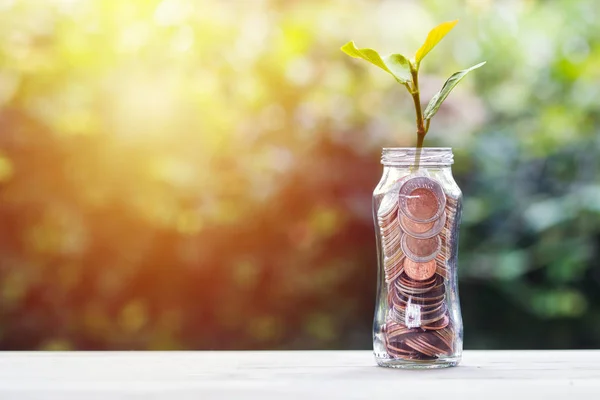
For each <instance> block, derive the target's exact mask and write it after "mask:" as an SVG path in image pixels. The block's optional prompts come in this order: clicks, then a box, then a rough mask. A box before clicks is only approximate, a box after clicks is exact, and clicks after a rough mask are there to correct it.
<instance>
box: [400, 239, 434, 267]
mask: <svg viewBox="0 0 600 400" xmlns="http://www.w3.org/2000/svg"><path fill="white" fill-rule="evenodd" d="M401 243H402V244H401V246H402V251H403V252H404V254H406V256H407V257H408V258H410V259H411V260H413V261H416V262H427V261H429V260H433V259H434V258H435V257H436V256H437V254H438V252H439V251H440V248H441V245H442V243H441V240H440V238H439V236H433V237H431V238H428V239H417V238H414V237H412V236H409V235H406V234H405V235H403V236H402V240H401Z"/></svg>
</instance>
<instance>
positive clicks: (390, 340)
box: [385, 322, 454, 360]
mask: <svg viewBox="0 0 600 400" xmlns="http://www.w3.org/2000/svg"><path fill="white" fill-rule="evenodd" d="M453 343H454V333H453V330H452V327H450V326H447V327H446V328H443V329H438V330H435V331H426V330H423V329H420V328H413V329H411V328H407V327H405V326H403V325H400V324H396V323H394V322H389V323H387V324H386V330H385V345H386V348H387V351H388V354H389V355H390V356H392V357H395V358H404V359H412V360H432V359H435V358H437V357H438V356H440V355H443V354H451V353H452V351H453Z"/></svg>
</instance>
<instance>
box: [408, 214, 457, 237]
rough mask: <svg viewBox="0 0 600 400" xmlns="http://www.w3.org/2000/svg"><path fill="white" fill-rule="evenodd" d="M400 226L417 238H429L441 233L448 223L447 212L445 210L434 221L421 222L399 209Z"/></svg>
mask: <svg viewBox="0 0 600 400" xmlns="http://www.w3.org/2000/svg"><path fill="white" fill-rule="evenodd" d="M398 214H399V218H398V220H399V221H400V227H401V228H402V230H403V231H404V232H405V233H406V234H407V235H410V236H412V237H414V238H417V239H428V238H430V237H432V236H435V235H437V234H439V233H440V232H441V231H442V230H443V229H444V228H445V225H446V212H445V211H444V212H443V213H442V215H441V216H440V218H438V219H437V220H435V221H433V222H427V223H425V224H421V223H418V222H414V221H412V220H411V219H409V218H408V217H407V216H405V215H403V214H402V213H400V212H399V211H398Z"/></svg>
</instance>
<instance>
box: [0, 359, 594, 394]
mask: <svg viewBox="0 0 600 400" xmlns="http://www.w3.org/2000/svg"><path fill="white" fill-rule="evenodd" d="M576 395H585V396H586V398H585V399H586V400H587V399H590V400H592V399H600V351H466V352H465V353H464V357H463V362H462V363H461V365H460V366H459V367H456V368H450V369H442V370H421V371H404V370H393V369H387V368H380V367H376V366H375V362H374V360H373V357H372V354H371V352H370V351H329V352H327V351H318V352H317V351H299V352H292V351H286V352H97V353H90V352H72V353H52V352H46V353H34V352H4V353H2V352H0V399H2V400H12V399H61V400H62V399H77V400H88V399H169V400H179V399H194V400H201V399H202V400H203V399H234V400H242V399H285V400H289V399H308V400H314V399H322V398H328V399H377V398H382V399H383V398H384V396H386V398H389V399H393V400H409V399H410V400H412V399H415V400H416V399H433V398H436V399H478V400H492V399H503V400H507V399H508V400H515V399H544V400H548V399H577V398H576V397H575V396H576Z"/></svg>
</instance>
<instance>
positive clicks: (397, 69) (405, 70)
mask: <svg viewBox="0 0 600 400" xmlns="http://www.w3.org/2000/svg"><path fill="white" fill-rule="evenodd" d="M341 50H342V51H343V52H344V53H346V54H348V55H349V56H350V57H354V58H362V59H363V60H366V61H368V62H370V63H371V64H373V65H376V66H378V67H379V68H381V69H382V70H384V71H386V72H387V73H389V74H390V75H392V76H393V77H394V78H396V80H397V81H398V82H400V83H402V84H405V83H408V82H410V80H411V74H410V62H409V61H408V59H407V58H406V57H404V56H403V55H402V54H390V55H388V56H384V57H381V56H380V55H379V53H378V52H376V51H375V50H373V49H358V48H356V45H355V44H354V42H353V41H350V42H348V43H346V44H345V45H343V46H342V47H341Z"/></svg>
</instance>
